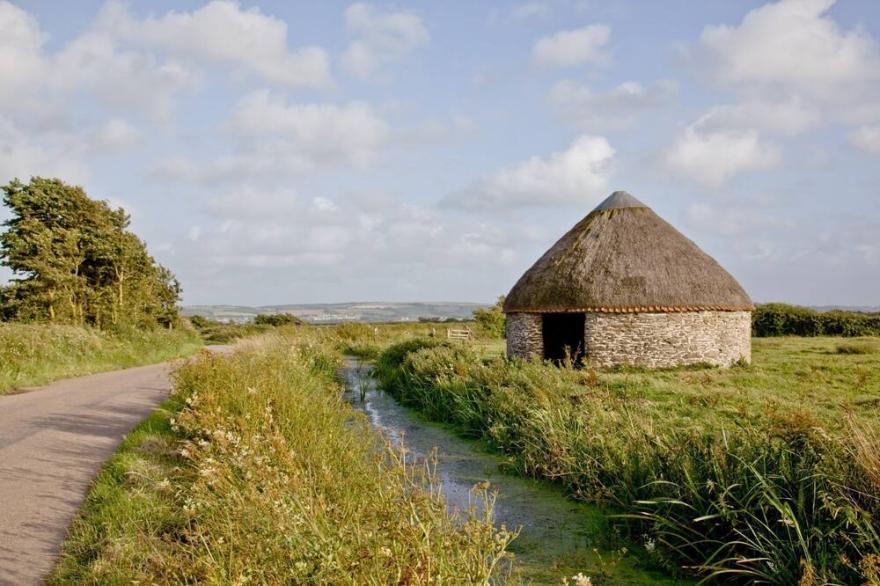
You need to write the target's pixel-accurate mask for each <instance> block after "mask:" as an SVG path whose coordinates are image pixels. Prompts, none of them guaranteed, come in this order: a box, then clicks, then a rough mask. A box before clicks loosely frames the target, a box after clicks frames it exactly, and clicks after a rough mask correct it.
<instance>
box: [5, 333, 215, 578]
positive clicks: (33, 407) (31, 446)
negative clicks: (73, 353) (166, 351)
mask: <svg viewBox="0 0 880 586" xmlns="http://www.w3.org/2000/svg"><path fill="white" fill-rule="evenodd" d="M219 349H220V348H212V350H219ZM170 369H171V366H170V365H169V364H168V363H166V364H156V365H152V366H141V367H137V368H129V369H127V370H119V371H115V372H105V373H102V374H95V375H91V376H84V377H79V378H73V379H66V380H62V381H58V382H55V383H53V384H50V385H48V386H46V387H42V388H40V389H36V390H33V391H29V392H26V393H21V394H18V395H9V396H4V397H0V584H2V585H3V586H6V585H13V584H14V585H16V586H19V585H27V584H38V583H40V581H41V580H42V579H43V578H44V577H45V576H46V574H48V572H49V571H50V570H51V569H52V565H53V563H54V561H55V558H56V556H57V555H58V552H59V550H60V547H61V543H62V541H64V536H65V534H66V532H67V528H68V526H69V525H70V523H71V521H72V520H73V518H74V517H75V515H76V512H77V511H78V510H79V507H80V505H81V504H82V501H83V499H84V497H85V495H86V492H87V491H88V489H89V486H90V485H91V482H92V480H93V479H94V478H95V476H96V475H97V474H98V472H99V471H100V469H101V466H102V465H103V463H104V462H105V461H106V460H107V459H108V458H109V457H110V456H111V455H112V454H113V452H114V451H115V450H116V448H117V447H118V446H119V444H120V442H121V441H122V439H123V437H124V436H125V434H127V433H128V432H130V431H131V430H132V428H134V426H135V425H137V424H138V423H139V422H140V421H142V420H143V419H144V418H145V417H146V416H147V415H149V414H150V412H152V411H153V409H155V408H156V406H157V405H158V404H159V403H161V402H162V401H163V400H164V399H165V398H166V397H167V396H168V391H169V388H170V382H169V379H168V373H169V371H170Z"/></svg>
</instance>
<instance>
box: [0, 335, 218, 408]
mask: <svg viewBox="0 0 880 586" xmlns="http://www.w3.org/2000/svg"><path fill="white" fill-rule="evenodd" d="M201 346H202V342H201V341H200V340H199V338H198V336H196V335H195V334H194V333H193V332H191V331H188V330H180V329H176V330H166V329H158V328H157V329H148V330H142V329H134V328H125V329H120V330H115V331H105V330H97V329H94V328H85V327H78V326H64V325H49V324H21V323H0V395H2V394H4V393H7V392H10V391H12V390H15V389H17V388H21V387H28V386H35V385H41V384H45V383H48V382H50V381H53V380H56V379H59V378H65V377H69V376H78V375H83V374H91V373H95V372H102V371H106V370H114V369H118V368H127V367H131V366H140V365H143V364H153V363H156V362H164V361H166V360H170V359H172V358H178V357H181V356H187V355H190V354H193V353H194V352H196V351H197V350H198V349H199V348H200V347H201Z"/></svg>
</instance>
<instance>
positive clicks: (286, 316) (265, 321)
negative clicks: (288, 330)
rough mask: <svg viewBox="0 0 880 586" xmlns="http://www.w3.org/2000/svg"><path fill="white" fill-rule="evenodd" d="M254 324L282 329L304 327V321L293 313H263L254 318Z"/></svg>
mask: <svg viewBox="0 0 880 586" xmlns="http://www.w3.org/2000/svg"><path fill="white" fill-rule="evenodd" d="M254 323H255V324H257V325H267V326H273V327H280V326H294V325H295V326H298V325H302V323H303V321H302V320H301V319H300V318H298V317H297V316H295V315H294V314H292V313H261V314H259V315H257V316H256V317H254Z"/></svg>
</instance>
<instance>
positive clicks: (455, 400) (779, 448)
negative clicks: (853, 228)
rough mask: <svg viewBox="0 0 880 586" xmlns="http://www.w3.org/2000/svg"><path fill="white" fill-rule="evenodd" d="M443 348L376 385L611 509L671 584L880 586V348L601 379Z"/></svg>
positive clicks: (814, 346)
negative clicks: (680, 576)
mask: <svg viewBox="0 0 880 586" xmlns="http://www.w3.org/2000/svg"><path fill="white" fill-rule="evenodd" d="M439 344H440V345H439V346H438V341H437V340H430V339H425V338H423V339H421V340H410V341H408V342H404V343H402V344H398V345H396V346H392V347H391V348H390V349H388V350H387V351H386V352H385V353H384V354H383V355H382V356H381V357H380V359H379V360H378V368H377V370H378V372H379V375H380V380H381V382H382V383H383V384H384V386H385V387H386V388H387V389H388V390H389V391H391V392H392V393H393V394H394V395H395V396H396V397H397V398H398V399H399V400H400V401H402V402H404V403H405V404H408V405H411V406H413V407H415V408H417V409H419V410H420V411H422V412H423V413H424V414H425V415H427V416H428V417H429V418H431V419H435V420H438V421H443V422H448V423H452V424H454V425H455V426H456V427H457V429H458V430H459V431H460V432H461V433H464V434H466V435H469V436H472V437H478V438H482V439H484V440H485V441H487V442H488V443H489V444H490V445H491V446H493V447H495V448H496V449H499V450H501V451H503V452H505V453H507V454H508V455H509V456H510V458H511V465H512V466H513V467H514V468H515V469H517V470H519V472H520V473H522V474H524V475H528V476H535V477H539V478H545V479H549V480H552V481H554V482H557V483H560V484H562V485H563V486H564V487H566V488H567V490H568V491H569V493H570V494H572V495H573V496H575V497H576V498H579V499H583V500H586V501H590V502H595V503H600V504H603V505H606V506H608V507H609V511H610V512H611V513H612V514H614V513H616V514H618V515H621V516H620V517H618V518H619V521H620V523H621V524H622V525H623V527H624V528H625V530H626V531H627V532H628V533H629V534H630V535H631V536H632V538H634V539H637V540H639V541H641V542H643V545H644V547H645V550H646V552H647V553H649V554H650V555H651V556H652V557H654V559H655V561H656V562H657V563H658V564H661V565H663V566H665V567H667V568H668V569H669V570H670V571H672V572H679V573H685V574H695V575H698V576H702V577H712V578H713V579H720V578H721V577H723V578H724V579H726V580H734V581H740V582H751V581H756V580H757V581H765V582H768V583H775V584H803V585H807V584H823V583H827V582H830V583H876V581H877V580H878V575H880V573H878V569H880V566H878V564H880V535H878V534H880V524H878V521H877V519H880V458H878V454H880V419H878V405H880V340H877V339H875V338H845V339H844V338H773V339H756V340H755V341H754V364H753V365H752V366H745V367H742V366H741V367H734V368H731V369H716V368H701V367H692V368H681V369H670V370H666V371H646V370H637V369H618V370H614V371H605V372H601V371H594V370H591V369H589V368H585V369H570V368H557V367H554V366H550V365H546V364H541V363H509V362H507V361H505V360H504V359H502V358H500V357H499V354H500V346H499V343H498V342H476V343H474V344H473V345H471V346H460V345H459V346H450V345H448V344H444V343H439ZM872 580H873V581H874V582H872Z"/></svg>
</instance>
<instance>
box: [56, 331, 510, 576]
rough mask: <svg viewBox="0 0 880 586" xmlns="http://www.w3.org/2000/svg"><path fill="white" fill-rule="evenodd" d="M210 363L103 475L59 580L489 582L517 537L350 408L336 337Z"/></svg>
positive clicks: (286, 343) (188, 376)
mask: <svg viewBox="0 0 880 586" xmlns="http://www.w3.org/2000/svg"><path fill="white" fill-rule="evenodd" d="M306 337H307V338H308V340H302V339H300V340H298V341H294V342H292V341H291V339H290V338H283V337H273V338H271V339H265V338H264V339H263V340H262V341H254V342H250V343H246V345H247V346H248V348H246V349H244V350H240V351H239V352H237V353H236V354H235V355H233V356H231V357H214V356H203V357H201V358H200V359H199V360H198V361H194V362H192V363H188V364H186V365H184V366H182V367H181V368H180V370H179V371H178V372H177V374H176V385H175V392H174V394H173V396H172V398H171V399H170V401H169V402H168V403H166V405H165V409H164V410H163V411H160V412H157V413H156V414H154V415H153V416H152V417H151V418H150V419H148V420H147V421H145V422H144V423H143V424H142V425H141V426H140V427H139V428H138V429H137V430H136V431H135V432H134V433H133V434H131V435H130V436H129V438H128V439H127V440H126V442H125V444H124V445H123V447H122V449H121V450H120V451H119V452H118V453H117V454H116V455H115V456H114V458H113V459H112V460H111V461H110V463H109V464H108V465H107V467H106V468H105V470H104V471H103V472H102V473H101V475H100V476H99V478H98V480H97V481H96V484H95V486H94V488H93V489H92V491H91V493H90V495H89V497H88V499H87V502H86V505H85V507H84V509H83V511H82V513H81V516H80V518H79V519H78V520H77V521H76V522H75V524H74V526H73V528H72V530H71V532H70V535H69V538H68V541H67V543H66V545H65V547H64V555H63V558H62V560H61V562H60V563H59V565H58V566H57V568H56V569H55V572H54V573H53V575H52V577H51V579H50V583H52V584H66V583H71V582H76V583H81V582H88V583H133V582H137V583H213V584H220V583H222V584H228V583H229V584H242V583H245V582H248V583H257V584H278V583H293V584H302V583H310V584H374V583H375V584H386V583H395V584H425V583H456V584H459V583H462V584H463V583H472V584H480V583H486V581H487V580H488V577H489V576H490V574H493V572H494V573H496V574H497V573H498V572H499V569H500V567H501V566H503V565H504V564H500V565H499V562H501V561H502V558H504V557H505V554H504V549H505V547H506V545H507V543H508V541H509V539H510V538H511V535H510V534H508V533H504V532H500V533H499V532H496V531H495V530H494V529H493V527H492V525H491V523H489V522H488V521H487V519H477V518H470V519H467V520H464V519H459V520H458V521H456V520H454V519H451V518H450V517H448V516H447V514H446V510H445V507H444V505H443V501H442V498H441V497H440V496H439V494H438V492H437V489H436V486H435V485H434V484H433V479H432V477H431V474H430V470H427V469H425V468H423V467H414V466H413V465H412V464H411V463H407V462H406V461H405V459H404V458H403V456H402V454H401V453H400V452H398V451H396V450H394V449H392V448H391V447H390V446H389V445H387V444H385V443H383V442H382V440H381V439H380V438H379V436H378V435H377V434H376V433H374V432H373V431H372V430H371V429H370V428H369V426H368V425H367V423H366V422H365V421H363V419H362V418H361V417H358V416H356V415H355V413H354V412H353V411H352V410H351V408H350V407H349V406H348V405H347V404H346V403H345V402H344V401H343V400H342V397H341V392H340V388H339V386H338V383H337V382H336V381H335V379H334V374H335V369H336V367H337V359H338V354H336V353H335V350H331V344H332V341H331V340H332V338H331V337H330V336H328V335H326V333H325V332H318V333H315V332H312V333H310V334H309V335H307V336H306Z"/></svg>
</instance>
